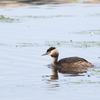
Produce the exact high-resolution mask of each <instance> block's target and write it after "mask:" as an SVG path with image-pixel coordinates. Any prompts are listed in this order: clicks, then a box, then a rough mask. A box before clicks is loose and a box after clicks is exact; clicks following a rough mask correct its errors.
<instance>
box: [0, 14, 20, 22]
mask: <svg viewBox="0 0 100 100" xmlns="http://www.w3.org/2000/svg"><path fill="white" fill-rule="evenodd" d="M0 22H7V23H12V22H19V19H14V18H10V17H5V16H3V15H0Z"/></svg>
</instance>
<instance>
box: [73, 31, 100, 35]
mask: <svg viewBox="0 0 100 100" xmlns="http://www.w3.org/2000/svg"><path fill="white" fill-rule="evenodd" d="M73 33H74V34H90V35H100V30H84V31H78V32H73Z"/></svg>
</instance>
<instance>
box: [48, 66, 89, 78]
mask: <svg viewBox="0 0 100 100" xmlns="http://www.w3.org/2000/svg"><path fill="white" fill-rule="evenodd" d="M48 67H49V68H51V70H52V75H50V77H51V79H52V80H57V79H58V78H59V76H58V73H62V74H64V76H84V75H81V74H80V73H86V72H87V70H88V69H87V68H86V67H85V68H84V67H75V68H71V69H69V70H68V69H67V70H66V69H60V68H58V67H54V66H52V65H51V66H50V65H48ZM65 74H66V75H65Z"/></svg>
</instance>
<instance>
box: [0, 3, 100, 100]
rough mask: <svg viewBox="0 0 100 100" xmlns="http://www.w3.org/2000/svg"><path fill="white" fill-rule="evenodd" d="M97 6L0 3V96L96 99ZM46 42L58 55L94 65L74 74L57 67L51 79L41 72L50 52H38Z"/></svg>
mask: <svg viewBox="0 0 100 100" xmlns="http://www.w3.org/2000/svg"><path fill="white" fill-rule="evenodd" d="M98 9H100V5H99V4H56V5H42V6H25V7H1V8H0V12H1V13H0V14H1V15H3V16H4V19H1V20H0V56H1V57H0V91H1V92H0V97H1V99H2V100H37V99H41V100H44V99H47V100H52V99H56V100H66V99H68V100H80V99H81V100H88V99H89V100H90V99H91V100H94V99H96V100H99V99H100V95H99V94H100V80H99V78H100V69H99V68H100V58H99V57H100V23H99V17H100V10H98ZM12 19H13V21H12ZM2 20H3V21H2ZM91 32H93V34H91ZM50 46H55V47H57V49H58V51H59V52H60V56H59V59H61V58H64V57H69V56H79V57H83V58H85V59H87V60H88V61H89V62H91V63H93V64H94V65H95V67H94V68H92V69H89V70H88V72H87V73H83V74H79V75H80V76H73V75H70V74H61V73H58V76H59V79H58V80H52V79H51V78H50V77H47V76H50V75H52V70H51V69H50V68H48V66H47V65H48V64H50V63H51V61H52V58H51V57H49V56H45V57H42V56H41V54H43V53H45V52H46V50H47V49H48V48H49V47H50Z"/></svg>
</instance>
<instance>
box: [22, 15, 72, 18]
mask: <svg viewBox="0 0 100 100" xmlns="http://www.w3.org/2000/svg"><path fill="white" fill-rule="evenodd" d="M57 17H73V16H72V15H50V16H32V15H27V16H22V18H57Z"/></svg>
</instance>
